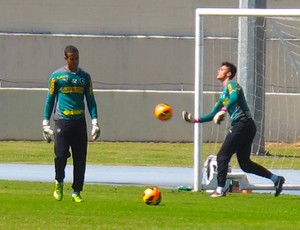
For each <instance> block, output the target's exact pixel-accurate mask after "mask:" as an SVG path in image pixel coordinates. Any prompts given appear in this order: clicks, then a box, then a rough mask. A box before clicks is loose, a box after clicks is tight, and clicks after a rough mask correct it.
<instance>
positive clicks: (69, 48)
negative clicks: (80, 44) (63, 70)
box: [65, 45, 79, 57]
mask: <svg viewBox="0 0 300 230" xmlns="http://www.w3.org/2000/svg"><path fill="white" fill-rule="evenodd" d="M76 52H77V53H79V52H78V49H77V48H76V47H75V46H72V45H69V46H67V47H66V48H65V56H66V57H67V53H76Z"/></svg>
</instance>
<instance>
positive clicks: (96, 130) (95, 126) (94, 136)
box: [91, 119, 100, 141]
mask: <svg viewBox="0 0 300 230" xmlns="http://www.w3.org/2000/svg"><path fill="white" fill-rule="evenodd" d="M91 135H92V139H93V141H95V140H97V138H98V137H99V136H100V126H99V125H98V121H97V119H92V132H91Z"/></svg>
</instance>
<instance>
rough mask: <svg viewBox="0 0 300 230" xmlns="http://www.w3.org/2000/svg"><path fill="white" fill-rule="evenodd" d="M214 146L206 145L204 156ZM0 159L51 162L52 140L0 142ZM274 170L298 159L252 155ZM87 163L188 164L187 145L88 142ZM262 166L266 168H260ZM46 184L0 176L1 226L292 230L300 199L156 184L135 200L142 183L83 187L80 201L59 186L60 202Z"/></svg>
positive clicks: (285, 152) (291, 151)
mask: <svg viewBox="0 0 300 230" xmlns="http://www.w3.org/2000/svg"><path fill="white" fill-rule="evenodd" d="M218 147H219V146H218V145H217V146H215V145H211V144H209V145H206V146H205V148H204V156H203V158H204V159H205V158H206V156H207V155H208V154H210V153H212V151H215V149H218ZM269 148H270V150H269V151H270V152H275V151H276V152H278V153H279V154H282V155H286V156H288V155H292V154H293V155H294V156H297V154H298V152H299V150H298V147H297V146H294V145H292V146H290V148H289V149H287V148H286V147H283V149H282V150H281V149H280V146H275V147H274V150H273V149H272V146H269ZM0 149H1V151H0V162H1V163H29V164H52V162H53V153H52V152H53V151H52V150H53V144H47V143H44V142H0ZM253 159H254V160H255V161H259V162H260V163H263V164H264V165H265V166H266V165H267V164H269V165H270V166H272V167H273V168H290V166H291V165H293V167H295V168H296V169H299V167H298V166H299V162H298V161H299V160H298V158H297V157H295V158H293V159H292V158H291V157H254V158H253ZM88 164H93V165H149V166H179V167H192V166H193V145H192V144H180V143H173V144H170V143H108V142H98V143H90V145H89V157H88ZM267 167H268V166H267ZM53 188H54V185H53V183H43V182H40V183H38V182H17V181H5V180H0V197H1V205H0V229H126V230H128V229H231V230H232V229H238V230H240V229H264V230H265V229H280V230H282V229H298V228H299V224H300V218H299V206H300V197H299V196H295V195H280V196H279V197H277V198H275V197H274V195H273V194H255V193H250V194H238V193H231V194H228V196H227V197H222V198H211V197H209V196H208V195H207V194H206V193H205V192H180V191H177V190H172V189H164V188H161V191H162V202H161V203H160V205H158V206H147V205H145V204H144V203H143V202H142V198H141V195H142V192H143V190H144V189H145V188H146V187H135V186H103V185H90V184H87V185H85V187H84V192H83V193H82V195H83V198H84V199H85V202H84V203H74V202H72V201H71V197H70V195H71V185H70V184H66V185H65V197H64V199H63V200H62V201H61V202H58V201H55V200H54V199H53V197H52V192H53Z"/></svg>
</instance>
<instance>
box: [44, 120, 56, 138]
mask: <svg viewBox="0 0 300 230" xmlns="http://www.w3.org/2000/svg"><path fill="white" fill-rule="evenodd" d="M42 125H43V137H44V139H45V141H47V142H48V143H50V142H51V141H52V136H53V135H54V132H53V130H52V129H51V126H50V122H49V120H43V124H42Z"/></svg>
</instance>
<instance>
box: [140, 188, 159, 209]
mask: <svg viewBox="0 0 300 230" xmlns="http://www.w3.org/2000/svg"><path fill="white" fill-rule="evenodd" d="M143 201H144V203H145V204H147V205H158V204H159V203H160V202H161V192H160V190H159V188H157V187H152V188H147V189H146V190H145V191H144V192H143Z"/></svg>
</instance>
